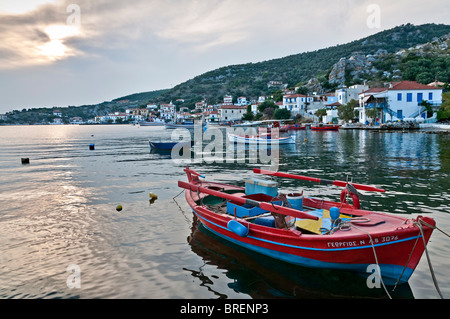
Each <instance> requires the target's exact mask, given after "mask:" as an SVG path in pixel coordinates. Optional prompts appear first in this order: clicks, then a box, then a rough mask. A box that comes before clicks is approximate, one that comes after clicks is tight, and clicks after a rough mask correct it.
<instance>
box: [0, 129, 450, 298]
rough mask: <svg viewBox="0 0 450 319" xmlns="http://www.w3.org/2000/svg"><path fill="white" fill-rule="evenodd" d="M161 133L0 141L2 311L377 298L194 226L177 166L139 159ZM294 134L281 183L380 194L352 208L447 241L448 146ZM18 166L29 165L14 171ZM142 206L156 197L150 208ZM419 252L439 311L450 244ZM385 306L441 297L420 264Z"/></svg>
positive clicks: (436, 139)
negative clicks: (36, 303)
mask: <svg viewBox="0 0 450 319" xmlns="http://www.w3.org/2000/svg"><path fill="white" fill-rule="evenodd" d="M171 133H172V131H170V130H166V129H164V128H163V127H139V126H131V125H117V126H68V125H66V126H14V127H5V126H3V127H0V205H1V206H0V207H1V208H0V251H1V254H0V298H2V299H5V298H15V299H18V298H150V299H153V298H167V299H174V298H177V299H178V298H187V299H197V298H234V299H236V298H237V299H250V298H336V297H338V298H353V297H358V298H366V297H368V298H374V297H375V298H386V293H385V291H384V290H383V289H382V288H381V289H376V288H374V289H369V288H367V285H366V282H365V279H364V278H362V277H359V276H355V275H353V274H348V273H342V272H336V271H327V270H313V269H307V268H301V267H295V266H291V265H289V264H285V263H281V262H278V261H274V260H271V259H269V258H265V257H262V256H259V255H257V254H253V253H249V252H248V251H244V250H242V249H239V248H237V247H235V246H232V245H229V244H227V243H226V242H223V241H222V240H220V239H218V238H216V237H214V236H213V235H212V234H210V233H209V232H208V231H206V230H205V229H203V227H201V226H199V225H198V223H197V221H196V220H195V219H194V217H193V214H192V212H191V210H190V208H189V207H188V205H187V204H186V202H185V199H184V194H180V192H181V189H179V188H178V186H177V181H178V180H186V178H185V175H184V173H183V168H184V166H186V163H179V162H176V161H174V160H173V159H171V158H170V155H168V154H159V153H151V152H150V150H149V144H148V140H149V139H156V140H159V139H162V140H169V139H170V135H171ZM295 134H296V145H295V146H282V147H280V150H279V154H280V165H279V169H280V171H286V172H293V173H301V174H303V175H311V176H315V177H322V178H328V179H339V180H346V179H351V180H353V181H354V182H356V183H362V184H370V185H375V186H378V187H382V188H385V189H386V190H387V192H386V193H383V194H381V193H371V194H367V193H366V194H364V196H363V198H362V200H361V202H362V206H363V208H367V209H372V210H378V211H384V212H392V213H395V214H402V215H406V216H408V217H415V216H417V215H419V214H422V215H429V216H431V217H433V218H435V220H436V221H437V225H438V227H439V228H440V229H442V230H443V231H446V232H447V233H450V136H449V135H439V134H424V133H401V132H399V133H376V132H369V131H339V132H311V131H302V132H297V133H295ZM90 144H94V145H95V150H90V149H89V145H90ZM196 151H197V153H196V154H202V153H205V152H204V150H203V152H202V149H197V150H196ZM199 152H200V153H199ZM219 155H221V154H219ZM222 155H224V153H222ZM205 156H206V155H205ZM249 156H250V155H249ZM25 157H26V158H29V159H30V164H28V165H23V164H22V163H21V158H25ZM190 166H192V167H193V168H194V169H196V170H198V171H199V172H201V173H203V174H204V175H206V177H207V179H211V180H216V181H224V182H232V183H240V184H243V180H244V179H245V178H247V177H250V176H251V175H252V173H251V169H252V168H253V167H257V165H255V164H254V163H250V160H247V161H245V162H244V163H230V162H228V163H227V162H226V161H225V162H223V163H219V162H217V161H215V162H213V163H209V164H208V163H206V162H205V160H203V161H199V162H197V163H192V164H190ZM279 182H280V188H281V189H283V190H292V191H294V190H299V189H303V190H304V192H305V194H306V195H310V196H323V197H325V198H326V199H330V200H337V199H338V198H339V194H340V189H338V188H336V187H334V186H318V185H316V184H312V183H308V182H302V181H292V180H279ZM150 192H153V193H155V194H157V195H158V199H157V200H156V201H155V202H153V203H151V202H150V201H149V193H150ZM174 197H175V199H174ZM119 204H120V205H122V207H123V210H122V211H120V212H119V211H117V210H116V206H117V205H119ZM428 252H429V256H430V259H431V264H432V266H433V270H434V273H435V275H436V278H437V282H438V284H439V288H440V289H441V292H442V293H443V295H444V297H446V298H449V297H450V267H448V263H449V260H450V238H448V237H447V236H445V235H444V234H442V233H441V232H439V231H435V232H434V233H433V236H432V238H431V241H430V244H429V245H428ZM74 267H76V268H74ZM72 269H76V270H78V271H79V272H77V274H79V276H76V277H74V275H73V273H72V271H71V270H72ZM74 278H75V279H74ZM72 279H74V280H72ZM78 284H79V285H78ZM390 294H391V296H392V297H394V298H426V299H434V298H438V297H439V295H438V294H437V292H436V288H435V286H434V284H433V281H432V277H431V275H430V270H429V267H428V263H427V259H426V256H425V255H424V256H423V257H422V260H421V262H420V264H419V266H418V267H417V269H416V271H415V273H414V274H413V276H412V278H411V279H410V282H409V283H408V284H406V285H402V286H400V287H397V289H396V290H395V291H394V292H392V291H390Z"/></svg>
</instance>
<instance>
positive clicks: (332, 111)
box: [322, 102, 342, 123]
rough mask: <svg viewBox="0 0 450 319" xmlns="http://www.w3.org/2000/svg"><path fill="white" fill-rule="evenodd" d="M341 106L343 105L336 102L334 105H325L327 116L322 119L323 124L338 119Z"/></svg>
mask: <svg viewBox="0 0 450 319" xmlns="http://www.w3.org/2000/svg"><path fill="white" fill-rule="evenodd" d="M341 105H342V104H341V103H339V102H334V103H330V104H327V105H325V108H326V110H327V114H326V115H325V116H323V117H322V122H323V123H331V122H333V119H337V118H338V117H339V116H338V108H339V107H340V106H341Z"/></svg>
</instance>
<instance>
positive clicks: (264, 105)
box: [258, 100, 278, 113]
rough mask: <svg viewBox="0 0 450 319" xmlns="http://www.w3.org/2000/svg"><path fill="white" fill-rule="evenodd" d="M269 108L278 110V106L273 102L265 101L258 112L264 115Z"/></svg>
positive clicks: (259, 106)
mask: <svg viewBox="0 0 450 319" xmlns="http://www.w3.org/2000/svg"><path fill="white" fill-rule="evenodd" d="M268 107H271V108H272V109H274V110H275V109H277V108H278V105H276V104H275V103H274V102H273V101H272V100H265V101H264V102H262V103H261V104H260V105H258V111H260V112H261V113H262V112H264V110H265V109H266V108H268Z"/></svg>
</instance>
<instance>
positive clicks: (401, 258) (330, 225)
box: [178, 167, 435, 285]
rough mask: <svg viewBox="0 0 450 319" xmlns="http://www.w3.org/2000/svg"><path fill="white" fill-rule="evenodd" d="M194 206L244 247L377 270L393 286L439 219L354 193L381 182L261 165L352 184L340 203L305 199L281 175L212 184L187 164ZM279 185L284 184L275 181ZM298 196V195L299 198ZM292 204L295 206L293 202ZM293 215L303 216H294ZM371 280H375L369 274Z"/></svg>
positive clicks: (292, 259) (294, 259)
mask: <svg viewBox="0 0 450 319" xmlns="http://www.w3.org/2000/svg"><path fill="white" fill-rule="evenodd" d="M184 171H185V172H186V174H187V179H188V182H183V181H179V182H178V186H179V187H181V188H184V189H186V191H185V196H186V200H187V202H188V204H189V205H190V207H191V208H192V210H193V212H194V214H195V215H196V216H197V217H198V219H199V220H200V222H201V223H202V224H203V225H204V226H205V227H206V228H207V229H208V230H210V231H212V232H213V233H214V234H216V235H218V236H220V237H222V238H224V239H226V240H229V241H230V242H233V243H235V244H237V245H240V246H242V247H245V248H247V249H250V250H252V251H255V252H258V253H261V254H263V255H266V256H269V257H272V258H275V259H279V260H283V261H285V262H288V263H292V264H295V265H300V266H305V267H313V268H325V269H338V270H345V271H353V272H356V273H359V274H365V276H367V278H369V276H373V275H376V274H378V273H373V270H371V269H372V268H371V267H374V266H378V267H377V268H373V269H379V271H380V273H381V276H378V277H377V278H379V279H380V280H383V283H385V284H387V285H393V284H397V283H399V284H401V283H405V282H407V281H408V280H409V278H410V277H411V275H412V274H413V272H414V269H415V268H416V266H417V264H418V263H419V261H420V258H421V256H422V254H423V252H424V250H425V247H426V244H427V243H428V240H429V239H430V236H431V234H432V231H433V228H435V221H434V220H433V219H431V218H429V217H422V216H418V217H416V218H405V217H399V216H396V215H391V214H387V213H379V212H373V211H367V210H362V209H360V208H359V202H356V201H354V202H353V203H352V204H351V203H350V201H349V200H348V198H347V196H348V195H351V197H352V198H353V199H355V198H357V196H356V195H355V194H357V190H364V191H379V192H384V190H383V189H378V188H375V187H371V186H367V185H361V184H350V183H346V182H340V181H330V180H326V179H316V178H310V177H306V176H299V175H292V174H286V173H277V172H270V171H264V170H260V169H254V172H255V173H258V174H264V175H270V176H278V177H285V178H295V179H303V180H309V181H315V182H319V183H322V184H333V185H336V186H339V187H345V188H344V190H343V193H342V194H343V195H344V196H342V194H341V201H340V202H331V201H327V200H323V199H317V198H307V197H304V198H302V203H301V205H298V203H295V202H294V201H292V200H291V201H289V200H288V199H289V195H292V194H283V193H279V192H278V189H277V187H274V184H273V183H275V182H273V181H265V182H264V181H261V180H258V179H251V180H247V181H246V185H245V188H244V187H239V186H234V185H228V184H223V183H216V182H209V181H206V180H203V179H204V176H202V175H200V174H199V173H197V172H195V171H194V170H191V169H189V168H188V167H187V168H186V169H185V170H184ZM275 186H276V183H275ZM297 199H298V198H297ZM291 203H292V204H291ZM293 219H295V220H294V221H293ZM368 280H369V279H368Z"/></svg>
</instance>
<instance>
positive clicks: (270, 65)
mask: <svg viewBox="0 0 450 319" xmlns="http://www.w3.org/2000/svg"><path fill="white" fill-rule="evenodd" d="M447 33H450V25H442V24H439V25H437V24H425V25H420V26H415V25H412V24H407V25H402V26H399V27H395V28H393V29H390V30H386V31H382V32H379V33H377V34H375V35H372V36H369V37H366V38H363V39H360V40H356V41H353V42H350V43H347V44H343V45H338V46H334V47H329V48H326V49H321V50H317V51H313V52H305V53H300V54H296V55H291V56H288V57H284V58H279V59H273V60H269V61H264V62H259V63H247V64H240V65H231V66H226V67H222V68H219V69H216V70H213V71H210V72H207V73H204V74H202V75H199V76H197V77H195V78H193V79H191V80H188V81H186V82H184V83H181V84H179V85H177V86H175V87H174V88H172V89H170V90H169V91H167V92H166V93H164V94H162V95H161V97H160V99H159V100H160V101H163V100H165V101H169V100H176V99H177V98H183V99H185V100H186V102H188V103H195V102H196V101H199V100H201V99H202V98H206V99H207V100H208V101H209V102H210V103H218V102H220V101H221V100H222V98H223V96H224V95H225V94H231V95H233V96H234V97H237V96H241V95H242V96H246V97H247V98H257V97H258V96H259V95H267V94H269V93H271V92H273V91H274V90H277V89H278V88H277V87H270V88H269V87H268V85H267V83H268V82H269V81H281V82H283V83H285V84H287V86H288V87H290V86H296V85H297V84H299V83H300V84H306V83H307V82H308V81H309V80H310V79H312V78H316V79H317V80H318V82H319V83H320V85H321V86H322V87H323V88H324V89H325V90H330V89H333V88H335V87H336V86H338V85H340V84H342V81H341V82H340V81H333V79H332V78H331V79H330V74H331V72H332V68H333V66H334V65H335V64H336V63H337V62H339V61H340V59H341V58H345V59H348V58H350V57H351V56H354V55H359V56H367V55H373V56H376V57H378V56H380V55H381V54H393V53H395V52H398V51H400V50H402V49H408V48H411V47H415V46H417V45H420V44H424V43H428V42H432V41H433V40H435V39H436V38H438V37H441V36H443V35H445V34H447ZM381 75H382V74H381ZM374 76H377V74H371V75H370V78H369V76H368V77H367V78H366V79H370V80H372V77H374ZM363 80H364V78H363V79H361V81H363Z"/></svg>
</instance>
